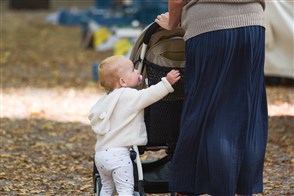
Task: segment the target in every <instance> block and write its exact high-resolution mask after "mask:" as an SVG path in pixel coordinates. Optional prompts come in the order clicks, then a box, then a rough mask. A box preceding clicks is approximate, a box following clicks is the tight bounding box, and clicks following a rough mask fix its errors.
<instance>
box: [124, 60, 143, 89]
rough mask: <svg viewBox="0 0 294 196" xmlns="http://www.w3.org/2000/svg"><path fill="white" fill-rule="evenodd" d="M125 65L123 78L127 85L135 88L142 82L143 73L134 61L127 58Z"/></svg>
mask: <svg viewBox="0 0 294 196" xmlns="http://www.w3.org/2000/svg"><path fill="white" fill-rule="evenodd" d="M123 66H124V67H123V68H124V71H123V73H122V75H121V79H122V80H123V81H124V83H125V85H126V86H125V87H130V88H134V87H137V86H139V85H140V84H141V83H142V75H141V74H140V73H139V71H138V70H137V69H135V67H134V64H133V62H132V61H131V60H129V59H126V60H125V62H124V63H123Z"/></svg>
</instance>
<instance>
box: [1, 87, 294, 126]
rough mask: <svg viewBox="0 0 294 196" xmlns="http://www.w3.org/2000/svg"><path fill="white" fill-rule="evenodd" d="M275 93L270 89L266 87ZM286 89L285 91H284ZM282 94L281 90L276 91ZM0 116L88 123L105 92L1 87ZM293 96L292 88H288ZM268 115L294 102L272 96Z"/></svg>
mask: <svg viewBox="0 0 294 196" xmlns="http://www.w3.org/2000/svg"><path fill="white" fill-rule="evenodd" d="M267 91H268V96H272V95H271V94H272V93H273V92H272V91H271V89H269V90H267ZM285 92H287V91H285V90H284V91H283V93H284V94H285ZM274 93H276V94H280V93H279V92H274ZM1 94H2V96H1V118H5V117H7V118H16V119H29V118H42V119H48V120H54V121H60V122H81V123H84V124H89V120H88V113H89V110H90V108H91V106H92V105H93V104H94V103H95V102H96V101H97V100H98V99H99V98H100V97H101V96H102V93H101V92H98V91H96V90H93V89H92V90H89V89H84V90H81V89H74V88H71V89H62V88H58V89H56V88H54V89H40V88H20V89H14V88H11V89H2V93H1ZM282 97H288V99H290V100H293V92H290V91H289V92H287V95H283V96H282ZM268 110H269V116H281V115H287V116H294V103H293V101H292V103H291V102H290V101H288V102H287V101H285V100H277V99H269V102H268Z"/></svg>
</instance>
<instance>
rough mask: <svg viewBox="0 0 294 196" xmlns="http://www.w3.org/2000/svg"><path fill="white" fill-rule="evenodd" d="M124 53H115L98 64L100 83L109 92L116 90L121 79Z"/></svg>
mask: <svg viewBox="0 0 294 196" xmlns="http://www.w3.org/2000/svg"><path fill="white" fill-rule="evenodd" d="M122 58H125V57H124V56H122V55H115V56H111V57H108V58H106V59H104V60H103V61H102V62H101V63H100V64H99V66H98V78H99V84H100V86H101V87H103V88H104V89H105V90H106V91H107V92H110V91H112V90H114V89H115V88H116V87H117V84H118V82H119V79H120V74H121V67H122V66H121V60H122Z"/></svg>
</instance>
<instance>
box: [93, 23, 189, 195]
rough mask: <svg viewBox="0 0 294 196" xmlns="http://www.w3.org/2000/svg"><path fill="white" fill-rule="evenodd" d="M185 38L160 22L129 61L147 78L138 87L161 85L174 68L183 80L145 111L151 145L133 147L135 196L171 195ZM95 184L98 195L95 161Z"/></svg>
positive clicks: (147, 31) (151, 27)
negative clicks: (160, 154)
mask: <svg viewBox="0 0 294 196" xmlns="http://www.w3.org/2000/svg"><path fill="white" fill-rule="evenodd" d="M183 35H184V31H183V30H182V29H175V30H172V31H167V30H165V29H163V28H161V27H160V26H159V25H158V24H157V23H152V24H150V25H149V26H148V27H147V28H145V30H144V31H143V33H142V34H141V35H140V36H139V38H138V39H137V41H136V43H135V45H134V46H133V49H132V51H131V55H130V60H132V61H133V62H134V65H135V67H136V68H137V69H138V70H139V71H140V72H141V73H142V75H143V77H144V78H145V84H143V85H142V86H140V87H139V88H145V87H146V86H151V85H153V84H156V83H158V82H159V81H160V80H161V78H162V77H164V76H166V74H167V73H168V72H169V71H170V70H171V69H177V70H179V71H180V73H181V79H180V80H179V81H178V82H177V83H176V84H174V86H173V88H174V89H175V91H174V92H173V93H171V94H168V95H167V96H166V97H164V98H163V99H162V100H160V101H158V102H156V103H154V104H152V105H150V106H149V107H147V108H145V111H144V117H145V124H146V128H147V134H148V143H147V145H145V146H133V147H132V149H131V159H132V160H133V165H134V182H135V193H134V195H145V194H146V193H150V194H154V193H169V190H168V180H169V170H170V163H171V160H172V156H173V152H174V149H175V146H176V142H177V139H178V134H179V126H180V117H181V110H182V103H183V96H184V80H183V78H184V67H185V44H184V40H183ZM162 150H163V151H164V152H165V153H164V156H163V157H161V158H159V159H156V160H148V161H146V160H143V159H142V158H141V157H142V155H144V153H145V152H149V151H151V152H155V153H156V152H158V151H162ZM93 184H94V193H95V195H99V191H100V190H101V179H100V176H99V173H98V171H97V168H96V166H95V161H94V167H93ZM171 194H175V193H171Z"/></svg>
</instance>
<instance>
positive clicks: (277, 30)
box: [265, 1, 294, 78]
mask: <svg viewBox="0 0 294 196" xmlns="http://www.w3.org/2000/svg"><path fill="white" fill-rule="evenodd" d="M293 15H294V2H293V1H266V9H265V16H266V53H265V75H267V76H277V77H278V76H280V77H288V78H294V60H293V58H294V50H293V47H294V40H293V37H294V23H293V20H294V19H293V17H294V16H293Z"/></svg>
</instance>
